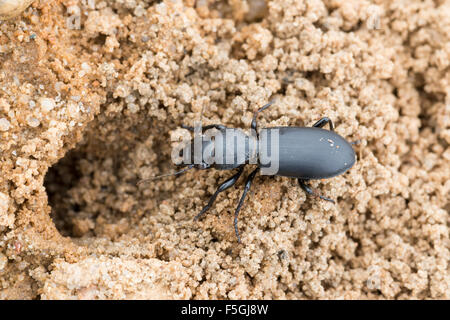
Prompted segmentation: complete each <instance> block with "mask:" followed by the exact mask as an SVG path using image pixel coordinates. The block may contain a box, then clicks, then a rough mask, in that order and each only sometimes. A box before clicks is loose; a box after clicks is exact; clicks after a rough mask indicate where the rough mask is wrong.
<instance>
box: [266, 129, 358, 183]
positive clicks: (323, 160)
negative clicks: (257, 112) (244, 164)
mask: <svg viewBox="0 0 450 320" xmlns="http://www.w3.org/2000/svg"><path fill="white" fill-rule="evenodd" d="M264 130H267V136H268V137H270V139H267V141H266V142H264V143H261V142H260V148H265V150H262V151H265V152H266V153H267V152H268V153H269V154H271V156H272V159H271V161H276V159H274V158H273V155H274V154H272V153H271V152H270V151H271V149H272V148H273V147H274V148H275V147H276V145H275V144H273V143H274V142H276V139H275V140H272V138H274V137H275V134H276V132H277V131H275V130H278V143H277V145H278V172H277V173H276V175H278V176H284V177H292V178H302V179H326V178H331V177H334V176H337V175H339V174H342V173H344V172H345V171H347V170H348V169H350V168H351V167H352V166H353V164H354V163H355V151H354V150H353V148H352V146H351V145H350V144H349V143H348V142H347V141H346V140H345V139H344V138H343V137H341V136H340V135H338V134H337V133H335V132H334V131H329V130H325V129H320V128H314V127H275V128H265V129H262V130H261V132H260V137H261V134H262V132H263V131H264ZM272 136H273V137H272ZM271 143H272V144H271ZM261 167H262V168H263V167H264V165H262V166H261Z"/></svg>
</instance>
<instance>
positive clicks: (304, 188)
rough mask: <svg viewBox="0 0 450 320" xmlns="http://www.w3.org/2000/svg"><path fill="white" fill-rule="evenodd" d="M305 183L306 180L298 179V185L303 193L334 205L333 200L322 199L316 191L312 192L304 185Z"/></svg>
mask: <svg viewBox="0 0 450 320" xmlns="http://www.w3.org/2000/svg"><path fill="white" fill-rule="evenodd" d="M307 181H308V180H305V179H298V183H299V184H300V187H302V189H303V191H305V192H306V193H307V194H309V195H312V196H314V197H319V198H320V199H322V200H326V201H330V202H332V203H335V202H334V200H333V199H330V198H327V197H324V196H322V195H320V194H318V193H317V192H316V191H314V190H313V189H312V188H311V187H309V186H307V185H306V182H307Z"/></svg>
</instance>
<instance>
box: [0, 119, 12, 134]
mask: <svg viewBox="0 0 450 320" xmlns="http://www.w3.org/2000/svg"><path fill="white" fill-rule="evenodd" d="M10 127H11V123H9V121H8V119H5V118H1V119H0V131H8V130H9V128H10Z"/></svg>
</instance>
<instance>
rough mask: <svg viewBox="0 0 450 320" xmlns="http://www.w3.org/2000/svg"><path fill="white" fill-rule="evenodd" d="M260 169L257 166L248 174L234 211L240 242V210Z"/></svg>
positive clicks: (239, 240) (235, 230) (235, 227)
mask: <svg viewBox="0 0 450 320" xmlns="http://www.w3.org/2000/svg"><path fill="white" fill-rule="evenodd" d="M258 171H259V168H256V169H255V170H253V171H252V172H251V173H250V174H249V175H248V177H247V181H246V182H245V187H244V193H242V196H241V199H240V200H239V204H238V206H237V208H236V211H235V212H234V232H235V233H236V237H237V240H238V242H239V243H241V237H240V236H239V229H238V226H237V223H238V215H239V211H241V207H242V205H243V204H244V200H245V196H246V195H247V192H248V190H250V187H251V185H252V181H253V179H254V178H255V176H256V174H257V173H258Z"/></svg>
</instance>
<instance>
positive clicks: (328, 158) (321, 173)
mask: <svg viewBox="0 0 450 320" xmlns="http://www.w3.org/2000/svg"><path fill="white" fill-rule="evenodd" d="M273 103H274V100H272V101H271V102H269V103H268V104H266V105H264V106H263V107H261V108H260V109H259V110H257V111H256V112H255V113H254V115H253V119H252V123H251V129H252V131H253V132H255V133H256V138H257V139H256V141H257V143H256V144H252V143H250V142H251V141H250V140H251V139H250V135H247V134H245V133H244V132H243V131H242V130H240V129H235V128H227V127H226V126H224V125H221V124H213V125H208V126H205V127H203V128H202V130H208V129H217V130H218V131H219V132H220V133H222V134H221V135H220V137H221V138H219V139H217V138H216V139H215V140H214V141H211V140H201V147H202V148H203V149H205V148H208V147H209V148H210V150H211V151H212V152H213V153H217V150H223V153H222V157H223V159H222V160H224V158H225V157H226V156H227V153H230V152H231V151H232V154H233V155H232V161H231V162H230V161H228V162H227V161H219V163H218V162H216V163H210V162H209V161H207V159H205V157H204V155H203V154H202V157H203V158H202V159H200V160H201V161H200V162H199V163H197V164H188V165H187V168H185V169H183V170H181V171H179V172H176V173H175V174H180V173H183V172H186V171H187V170H189V169H191V168H196V169H208V168H215V169H218V170H230V169H238V171H237V173H236V174H235V175H233V176H232V177H231V178H229V179H228V180H226V181H225V182H223V183H222V184H220V185H219V187H218V188H217V190H216V192H215V193H214V194H213V195H212V196H211V198H210V199H209V201H208V204H207V205H206V206H205V207H204V208H203V209H202V211H200V213H199V214H197V215H196V216H195V218H194V220H198V219H199V218H200V217H201V216H203V215H204V214H205V213H206V211H208V209H209V208H210V207H211V206H212V204H213V203H214V201H215V200H216V198H217V196H218V194H219V193H220V192H222V191H225V190H226V189H228V188H230V187H232V186H233V185H234V184H235V183H236V182H237V180H238V179H239V177H240V176H241V174H242V172H243V170H244V166H245V165H246V164H249V163H250V159H251V155H255V154H259V156H256V158H255V159H256V162H255V164H257V165H258V167H257V168H256V169H255V170H253V171H252V172H251V173H250V174H249V176H248V177H247V180H246V182H245V187H244V192H243V194H242V196H241V198H240V200H239V204H238V206H237V208H236V211H235V214H234V229H235V233H236V237H237V239H238V242H239V243H240V242H241V238H240V236H239V230H238V226H237V222H238V214H239V211H240V209H241V207H242V205H243V203H244V199H245V197H246V195H247V193H248V191H249V189H250V186H251V184H252V181H253V179H254V178H255V176H256V174H257V173H258V171H260V170H264V169H267V167H269V165H270V164H264V163H261V161H260V160H261V154H262V153H261V152H264V154H269V153H272V151H277V150H278V170H277V171H276V172H272V173H270V172H269V173H267V172H266V173H265V174H266V175H277V176H283V177H291V178H296V179H298V182H299V184H300V187H301V188H302V189H303V190H304V191H305V192H306V193H308V194H310V195H313V196H317V197H319V198H321V199H323V200H326V201H330V202H333V203H334V201H333V200H332V199H329V198H326V197H324V196H321V195H319V194H317V193H316V192H315V191H314V190H313V189H311V188H310V187H309V186H308V185H307V182H308V180H311V179H327V178H331V177H334V176H337V175H340V174H342V173H344V172H346V171H347V170H348V169H350V168H351V167H352V166H353V164H354V163H355V159H356V157H355V152H354V150H353V148H352V146H351V144H352V143H349V142H347V141H346V140H345V139H344V138H343V137H341V136H340V135H338V134H337V133H335V132H334V126H333V122H332V121H331V120H330V119H329V118H327V117H324V118H322V119H320V120H319V121H317V122H316V123H315V124H314V125H313V126H312V127H274V128H263V129H261V131H262V132H264V133H265V136H266V137H267V139H265V140H263V139H261V138H260V137H259V132H258V130H257V122H256V118H257V115H258V114H259V113H260V112H261V111H263V110H265V109H267V108H268V107H269V106H271V105H272V104H273ZM326 124H329V127H330V130H325V129H321V128H322V127H323V126H325V125H326ZM182 127H183V128H185V129H188V130H190V131H192V132H195V128H194V127H189V126H185V125H182ZM227 130H228V131H231V133H232V135H231V137H233V138H232V139H230V138H228V137H229V136H227V135H226V134H225V133H226V131H227ZM202 133H203V131H202ZM275 133H276V135H277V136H278V138H277V139H275ZM236 137H237V138H242V139H240V141H241V142H238V143H237V144H238V146H237V147H241V153H242V152H244V154H243V155H242V154H241V156H242V157H241V160H238V156H239V151H238V152H236V140H237V141H239V139H235V138H236ZM272 138H274V139H272ZM194 139H195V136H194ZM276 140H277V141H276ZM269 141H270V143H269ZM272 141H275V143H274V144H272ZM194 143H195V142H194V140H192V141H191V145H192V146H194ZM239 144H241V145H240V146H239ZM191 150H194V148H191ZM185 165H186V164H185ZM163 176H168V175H163ZM163 176H159V177H163Z"/></svg>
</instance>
